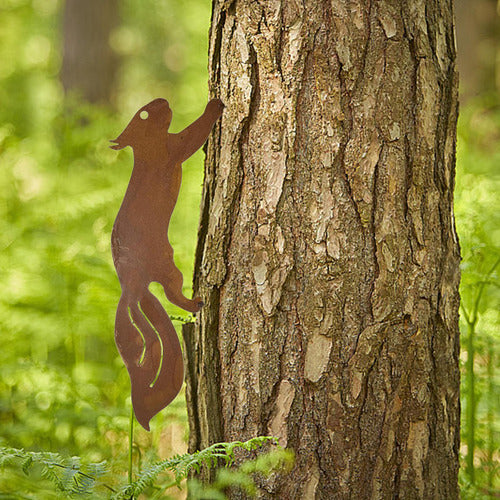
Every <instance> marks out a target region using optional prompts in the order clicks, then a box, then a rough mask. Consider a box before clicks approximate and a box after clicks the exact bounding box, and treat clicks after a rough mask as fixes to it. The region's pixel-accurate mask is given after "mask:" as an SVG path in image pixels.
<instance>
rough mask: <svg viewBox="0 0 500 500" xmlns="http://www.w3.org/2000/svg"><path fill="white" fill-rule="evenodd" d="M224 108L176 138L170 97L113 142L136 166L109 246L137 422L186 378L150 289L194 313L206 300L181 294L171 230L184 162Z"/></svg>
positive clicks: (119, 337) (215, 106)
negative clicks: (160, 290)
mask: <svg viewBox="0 0 500 500" xmlns="http://www.w3.org/2000/svg"><path fill="white" fill-rule="evenodd" d="M223 108H224V105H223V104H222V102H221V101H220V100H218V99H213V100H211V101H210V102H209V103H208V104H207V107H206V109H205V112H204V113H203V114H202V115H201V116H200V118H198V119H197V120H196V121H195V122H193V123H192V124H191V125H190V126H189V127H187V128H186V129H185V130H183V131H182V132H180V133H178V134H171V133H169V132H168V128H169V126H170V122H171V120H172V111H171V109H170V106H169V104H168V102H167V101H166V100H165V99H155V100H154V101H152V102H150V103H149V104H147V105H146V106H144V107H142V108H141V109H140V110H139V111H138V112H137V113H136V114H135V116H134V117H133V118H132V120H131V121H130V123H129V124H128V125H127V127H126V128H125V130H124V131H123V132H122V133H121V134H120V135H119V136H118V137H117V138H116V139H115V140H114V141H111V142H114V143H115V144H114V145H113V146H111V148H113V149H122V148H124V147H126V146H131V147H132V149H133V151H134V168H133V171H132V176H131V179H130V183H129V185H128V188H127V192H126V194H125V197H124V199H123V202H122V205H121V207H120V210H119V212H118V215H117V217H116V220H115V223H114V226H113V232H112V236H111V247H112V253H113V261H114V264H115V268H116V272H117V274H118V278H119V280H120V284H121V288H122V294H121V297H120V302H119V303H118V309H117V312H116V323H115V341H116V345H117V347H118V350H119V352H120V355H121V357H122V359H123V361H124V362H125V365H126V367H127V370H128V373H129V375H130V381H131V386H132V404H133V407H134V412H135V416H136V417H137V420H138V421H139V423H140V424H141V425H142V426H143V427H144V428H145V429H146V430H149V421H150V420H151V418H152V417H153V416H154V415H156V414H157V413H158V412H159V411H160V410H162V409H163V408H165V406H167V405H168V404H169V403H170V402H171V401H172V400H173V399H174V398H175V396H176V395H177V393H178V392H179V390H180V388H181V386H182V381H183V377H184V367H183V363H182V354H181V348H180V345H179V340H178V338H177V334H176V332H175V329H174V326H173V325H172V322H171V321H170V318H169V316H168V314H167V313H166V312H165V310H164V309H163V307H162V305H161V303H160V302H159V301H158V299H157V298H156V297H155V296H154V295H153V294H152V293H151V292H150V291H149V289H148V286H149V284H150V283H151V282H153V281H156V282H158V283H160V284H161V285H162V286H163V288H164V290H165V294H166V296H167V298H168V300H169V301H170V302H172V303H173V304H175V305H177V306H179V307H181V308H182V309H185V310H186V311H190V312H192V313H195V312H197V311H199V309H200V307H201V306H203V302H202V301H201V300H200V298H198V297H195V298H194V299H188V298H187V297H185V296H184V295H183V293H182V274H181V272H180V271H179V269H177V267H175V264H174V258H173V255H174V251H173V249H172V246H171V245H170V243H169V241H168V225H169V222H170V217H171V215H172V211H173V209H174V206H175V203H176V201H177V196H178V194H179V187H180V184H181V176H182V162H183V161H185V160H186V159H187V158H189V157H190V156H191V155H192V154H193V153H194V152H195V151H196V150H198V149H199V148H200V147H201V146H202V145H203V143H204V142H205V141H206V139H207V137H208V134H209V133H210V130H211V129H212V127H213V125H214V123H215V121H216V120H217V119H218V118H219V117H220V116H221V114H222V110H223Z"/></svg>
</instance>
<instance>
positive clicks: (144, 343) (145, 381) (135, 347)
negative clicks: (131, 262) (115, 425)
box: [115, 288, 184, 430]
mask: <svg viewBox="0 0 500 500" xmlns="http://www.w3.org/2000/svg"><path fill="white" fill-rule="evenodd" d="M115 341H116V346H117V347H118V351H119V352H120V355H121V357H122V359H123V361H124V363H125V366H126V367H127V370H128V373H129V375H130V382H131V385H132V405H133V407H134V413H135V416H136V418H137V421H138V422H139V423H140V424H141V425H142V426H143V427H144V428H145V429H146V430H149V421H150V420H151V418H152V417H153V416H154V415H156V414H157V413H158V412H159V411H160V410H162V409H163V408H165V406H167V405H168V404H169V403H170V402H171V401H172V400H173V399H174V398H175V396H176V395H177V394H178V392H179V390H180V389H181V386H182V381H183V378H184V366H183V362H182V351H181V346H180V344H179V339H178V337H177V333H176V331H175V328H174V325H173V324H172V321H171V320H170V318H169V316H168V314H167V313H166V312H165V310H164V309H163V306H162V305H161V303H160V301H159V300H158V299H157V298H156V297H155V296H154V295H153V294H152V293H151V292H150V291H149V290H148V289H147V288H146V289H145V290H144V292H143V293H142V294H141V296H139V297H130V295H125V294H123V293H122V296H121V297H120V302H119V303H118V309H117V311H116V321H115Z"/></svg>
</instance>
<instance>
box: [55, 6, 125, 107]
mask: <svg viewBox="0 0 500 500" xmlns="http://www.w3.org/2000/svg"><path fill="white" fill-rule="evenodd" d="M117 22H118V0H105V1H103V0H66V4H65V8H64V27H63V31H64V50H63V63H62V69H61V80H62V83H63V86H64V89H65V91H66V92H68V91H75V92H77V93H79V94H81V95H82V97H83V98H84V99H85V100H87V101H89V102H93V103H96V102H101V103H109V100H110V97H111V94H112V90H113V86H114V81H115V76H116V70H117V56H116V54H115V53H114V52H113V50H112V49H111V47H110V45H109V37H110V34H111V32H112V30H113V29H114V28H115V26H116V25H117Z"/></svg>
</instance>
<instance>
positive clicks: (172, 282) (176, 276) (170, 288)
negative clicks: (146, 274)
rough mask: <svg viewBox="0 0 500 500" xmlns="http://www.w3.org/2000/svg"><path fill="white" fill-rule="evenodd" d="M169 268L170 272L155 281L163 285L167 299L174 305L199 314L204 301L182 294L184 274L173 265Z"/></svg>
mask: <svg viewBox="0 0 500 500" xmlns="http://www.w3.org/2000/svg"><path fill="white" fill-rule="evenodd" d="M169 267H170V268H169V270H168V271H166V272H165V273H162V275H161V276H159V279H158V280H155V281H158V283H160V284H161V286H162V287H163V290H165V295H166V296H167V299H168V300H169V301H170V302H172V304H175V305H176V306H178V307H180V308H181V309H184V310H185V311H189V312H192V313H196V312H198V311H199V310H200V309H201V308H202V307H203V305H204V304H203V301H202V300H201V299H200V297H195V298H194V299H188V298H187V297H186V296H184V294H183V293H182V281H183V277H182V273H181V272H180V271H179V269H177V267H176V266H175V264H173V263H172V264H171V265H170V266H169Z"/></svg>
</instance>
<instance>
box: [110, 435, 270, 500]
mask: <svg viewBox="0 0 500 500" xmlns="http://www.w3.org/2000/svg"><path fill="white" fill-rule="evenodd" d="M269 442H271V443H275V442H276V439H275V438H273V437H270V436H260V437H256V438H253V439H250V440H249V441H245V442H242V441H234V442H231V443H216V444H213V445H212V446H209V447H208V448H205V449H203V450H200V451H196V452H195V453H186V454H184V455H176V456H174V457H172V458H168V459H166V460H162V461H161V462H157V463H155V464H152V465H150V466H149V467H147V468H145V469H144V470H143V471H142V472H141V474H140V476H139V477H138V478H137V480H136V481H134V482H132V483H130V484H128V485H126V486H125V487H123V488H122V489H121V490H119V491H118V492H117V493H116V494H115V495H113V496H112V498H113V499H114V500H120V499H125V498H131V497H136V496H137V495H139V494H141V493H142V492H143V491H144V490H145V489H146V488H147V487H148V486H152V485H153V484H154V482H155V480H156V478H157V477H158V475H159V474H161V473H162V472H165V471H169V472H172V473H173V474H174V478H175V482H176V484H177V485H179V484H180V482H181V481H182V480H183V479H185V478H186V477H187V476H188V474H189V472H190V471H195V472H196V473H199V472H201V469H202V467H208V468H215V467H217V466H219V465H221V464H222V465H225V466H229V465H231V464H232V463H233V461H234V451H235V450H236V449H237V448H240V449H244V450H255V449H257V448H259V447H261V446H262V445H263V444H265V443H269Z"/></svg>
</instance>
